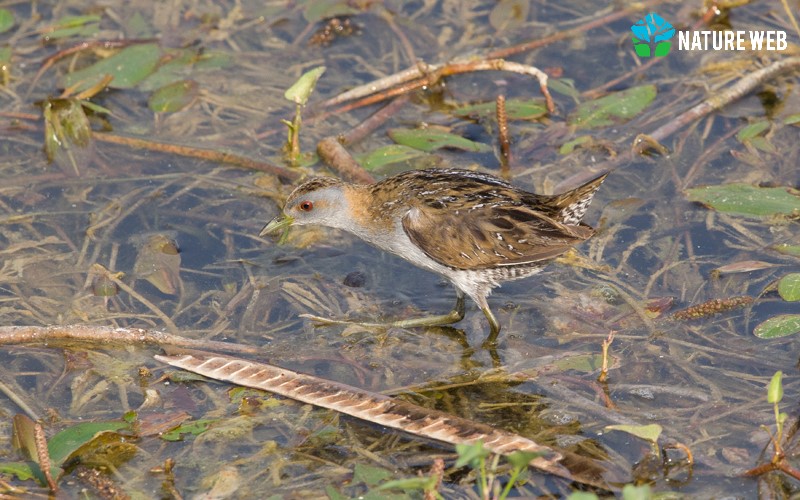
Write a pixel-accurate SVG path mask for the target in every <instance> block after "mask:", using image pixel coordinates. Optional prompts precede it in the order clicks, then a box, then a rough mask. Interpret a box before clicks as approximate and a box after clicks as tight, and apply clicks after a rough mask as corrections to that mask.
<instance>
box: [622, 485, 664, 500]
mask: <svg viewBox="0 0 800 500" xmlns="http://www.w3.org/2000/svg"><path fill="white" fill-rule="evenodd" d="M659 498H661V497H659ZM665 498H669V496H666V497H665ZM652 499H653V493H652V490H651V489H650V485H649V484H643V485H641V486H636V485H635V484H626V485H625V486H624V487H623V488H622V500H652Z"/></svg>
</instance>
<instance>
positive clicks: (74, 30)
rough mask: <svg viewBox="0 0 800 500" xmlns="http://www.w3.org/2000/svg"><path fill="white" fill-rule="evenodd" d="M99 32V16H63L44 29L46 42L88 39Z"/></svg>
mask: <svg viewBox="0 0 800 500" xmlns="http://www.w3.org/2000/svg"><path fill="white" fill-rule="evenodd" d="M99 30H100V16H97V15H88V16H65V17H62V18H61V19H59V20H58V21H56V23H55V24H53V25H51V26H48V27H46V28H44V30H43V31H44V37H45V39H47V40H58V39H61V38H68V37H71V36H81V37H90V36H92V35H94V34H95V33H97V32H98V31H99Z"/></svg>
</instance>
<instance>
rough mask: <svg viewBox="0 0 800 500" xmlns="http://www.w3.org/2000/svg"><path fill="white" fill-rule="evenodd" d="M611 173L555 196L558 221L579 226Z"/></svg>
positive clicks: (554, 203) (554, 201) (554, 202)
mask: <svg viewBox="0 0 800 500" xmlns="http://www.w3.org/2000/svg"><path fill="white" fill-rule="evenodd" d="M610 173H611V172H605V173H603V174H600V175H599V176H597V177H595V178H594V179H592V180H590V181H589V182H587V183H586V184H584V185H582V186H579V187H577V188H575V189H573V190H572V191H567V192H566V193H561V194H559V195H557V196H555V197H554V198H553V201H552V202H551V203H552V204H553V205H555V206H556V207H558V208H557V210H558V212H557V214H558V215H557V217H556V219H558V220H560V221H561V222H562V223H564V224H567V225H570V226H577V225H578V224H580V222H581V219H583V215H584V214H585V213H586V209H587V208H589V204H590V203H591V202H592V198H594V194H595V193H596V192H597V190H598V189H599V188H600V184H602V183H603V181H604V180H606V177H608V174H610Z"/></svg>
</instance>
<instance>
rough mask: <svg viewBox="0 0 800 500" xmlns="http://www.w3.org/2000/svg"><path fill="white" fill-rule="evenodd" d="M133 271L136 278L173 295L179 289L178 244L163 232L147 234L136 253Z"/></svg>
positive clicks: (179, 262)
mask: <svg viewBox="0 0 800 500" xmlns="http://www.w3.org/2000/svg"><path fill="white" fill-rule="evenodd" d="M133 272H134V274H135V275H136V278H137V279H144V280H147V281H149V282H150V283H151V284H152V285H153V286H154V287H156V288H158V289H159V290H160V291H161V292H162V293H166V294H167V295H175V294H176V293H178V291H179V290H180V289H181V276H180V272H181V254H180V250H178V244H177V243H176V242H175V240H173V239H172V238H170V237H169V236H167V235H164V234H152V235H149V236H147V237H146V240H145V242H144V244H143V245H142V246H141V247H140V248H139V253H138V254H137V255H136V263H135V264H134V265H133Z"/></svg>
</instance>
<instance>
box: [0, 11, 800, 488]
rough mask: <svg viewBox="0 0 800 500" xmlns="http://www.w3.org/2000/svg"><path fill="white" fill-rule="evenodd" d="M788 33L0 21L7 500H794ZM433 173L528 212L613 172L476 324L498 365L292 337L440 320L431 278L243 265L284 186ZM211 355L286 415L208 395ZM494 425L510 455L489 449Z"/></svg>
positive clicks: (443, 348) (724, 15) (775, 16)
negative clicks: (490, 331)
mask: <svg viewBox="0 0 800 500" xmlns="http://www.w3.org/2000/svg"><path fill="white" fill-rule="evenodd" d="M645 7H646V8H645ZM679 7H680V8H679ZM603 9H605V10H603ZM656 11H657V12H658V16H649V17H647V18H645V17H644V16H645V14H647V13H648V12H656ZM793 16H794V13H793V12H792V11H791V8H790V6H789V5H788V4H786V3H783V2H780V3H775V2H767V1H752V2H738V3H736V4H735V5H729V6H725V7H723V6H714V7H713V8H708V9H705V8H704V7H703V6H702V5H701V4H700V3H698V4H696V5H691V4H686V5H685V6H679V5H677V4H670V3H667V2H662V1H659V0H653V1H648V2H645V3H644V4H643V5H639V4H631V5H630V6H627V7H620V6H614V7H607V4H606V3H603V4H602V5H600V4H599V3H598V2H586V1H576V2H566V3H564V2H560V3H553V2H544V1H543V2H525V1H519V0H499V1H491V2H467V3H465V2H448V1H444V2H434V1H421V2H411V3H409V2H390V1H387V2H366V1H364V2H361V1H339V0H305V1H300V2H283V1H280V2H238V1H235V2H224V1H215V2H200V3H197V2H195V3H187V2H171V3H169V4H164V3H159V2H149V3H148V2H144V3H139V2H106V3H104V4H103V5H99V4H91V3H85V4H83V5H81V3H80V2H71V3H68V2H55V3H53V2H51V3H48V4H46V5H44V4H41V3H37V2H10V3H6V4H2V5H1V6H0V90H1V91H2V92H0V130H2V133H0V148H2V151H3V154H2V155H0V176H1V177H2V179H3V182H2V183H1V184H2V185H0V310H2V313H3V314H2V317H3V324H2V325H0V344H2V346H3V348H2V350H0V359H1V360H2V368H0V391H2V393H3V397H2V398H0V408H1V409H2V415H3V416H2V417H0V442H3V443H4V444H5V446H3V447H2V448H3V449H4V450H7V452H6V454H4V456H3V459H2V461H0V475H2V485H0V492H1V493H2V494H4V495H7V496H18V497H25V496H30V495H32V494H47V492H48V491H49V492H60V493H63V494H65V495H67V496H75V495H79V494H81V493H80V492H81V490H88V491H91V492H93V493H92V494H94V495H97V496H103V495H106V496H107V497H112V498H128V497H153V496H162V497H170V498H181V497H185V496H202V495H205V496H207V497H209V498H210V497H218V498H223V497H227V496H231V497H267V496H268V495H274V496H275V497H278V496H290V497H300V496H313V497H319V496H321V495H327V496H329V497H330V498H351V497H364V498H420V497H424V498H453V497H458V498H473V497H478V498H506V497H509V498H511V497H514V496H537V495H554V496H562V497H570V498H573V499H576V500H578V499H584V498H587V499H588V498H596V497H603V496H608V495H616V496H620V497H623V498H649V497H651V496H657V495H663V496H669V495H681V494H685V495H689V496H701V497H725V496H734V495H742V496H747V497H752V496H756V495H757V494H760V495H762V496H765V497H776V498H787V497H790V496H792V495H797V494H798V492H800V477H798V476H800V475H799V474H798V473H797V463H796V455H797V432H796V430H797V428H798V426H797V422H798V414H797V408H796V407H793V406H792V405H787V404H786V403H785V402H786V401H796V400H797V398H798V382H797V380H798V377H797V376H796V375H797V352H798V349H797V345H798V342H799V341H800V335H798V334H800V314H799V313H798V310H797V304H798V302H800V244H798V242H800V224H798V220H800V191H798V190H800V177H798V172H800V169H799V168H798V164H799V163H798V161H799V159H800V145H799V144H798V141H797V135H798V130H800V129H799V128H798V127H800V113H798V109H800V108H798V105H797V103H798V102H800V93H799V92H800V91H799V90H798V89H800V85H798V79H799V78H800V45H799V43H800V29H798V25H797V21H796V19H794V17H793ZM648 19H650V21H648ZM653 20H657V21H658V23H659V24H660V27H659V29H661V30H662V31H660V32H659V33H661V34H663V33H668V32H669V30H666V28H667V24H671V27H674V28H675V30H677V31H678V32H679V33H683V32H685V31H686V30H714V31H719V32H727V31H730V30H748V29H753V30H772V31H781V32H783V33H785V34H786V41H787V43H786V46H785V50H782V51H767V50H766V49H764V50H761V51H757V52H754V51H752V50H750V51H742V52H731V51H728V52H724V51H723V52H714V51H679V50H678V49H677V47H676V46H677V43H673V44H672V45H669V44H667V45H664V44H663V40H644V39H643V37H644V38H647V33H648V32H647V29H645V28H646V27H647V26H648V22H654V21H653ZM667 20H668V21H669V23H667ZM633 25H637V26H639V28H637V30H634V32H633V33H634V34H635V35H636V37H637V38H636V39H635V40H634V41H633V42H632V41H631V35H632V32H631V26H633ZM665 30H666V31H665ZM673 31H674V30H673ZM662 32H663V33H662ZM651 48H652V50H651ZM598 58H600V60H601V62H599V63H598ZM287 128H288V131H287ZM431 166H458V167H462V168H471V169H482V170H486V171H489V172H494V173H496V174H497V175H501V176H503V177H505V178H507V179H508V180H509V181H510V182H513V183H515V184H517V185H520V186H523V187H525V188H526V189H529V190H535V191H537V192H548V193H552V192H560V191H564V190H565V189H564V188H565V187H573V186H575V185H578V184H580V183H581V182H582V181H585V180H586V179H588V178H590V176H593V175H596V173H597V172H599V171H601V170H613V173H612V175H611V176H610V177H609V178H608V180H607V181H606V183H605V185H604V187H603V189H602V190H601V191H600V192H599V193H598V195H597V198H596V200H595V202H594V203H593V205H592V207H591V210H590V212H589V215H588V216H587V222H588V221H591V224H592V225H593V226H595V227H598V228H599V230H598V232H597V234H596V235H595V236H594V237H593V238H592V239H590V240H589V241H588V242H587V243H585V244H583V245H582V246H580V247H579V248H578V252H577V253H570V254H567V255H566V256H564V257H562V258H560V259H559V263H557V264H553V265H550V266H549V267H548V268H546V270H545V271H543V272H542V273H541V274H540V275H538V276H537V277H534V278H532V279H530V280H526V281H525V282H519V283H513V284H509V285H507V286H505V287H503V288H501V289H499V290H497V291H496V293H495V294H494V296H493V297H492V298H491V300H492V301H493V302H494V303H496V304H497V306H496V311H497V312H498V317H499V319H500V321H501V323H503V324H504V326H505V329H504V330H503V332H502V334H501V336H500V339H499V344H498V345H497V346H496V347H494V348H490V349H484V348H481V347H479V343H480V339H482V338H484V337H485V335H486V332H484V331H483V328H484V322H483V321H481V318H482V314H481V312H480V311H478V310H474V309H472V310H470V309H468V310H467V317H466V319H465V320H464V321H463V322H461V323H459V324H457V325H454V327H446V328H445V327H436V328H413V329H404V328H390V329H386V328H374V327H365V326H363V325H361V326H359V325H357V324H352V325H337V326H327V327H315V326H314V325H312V324H311V323H310V322H307V321H305V320H304V319H303V318H302V317H301V316H302V315H305V314H311V315H317V316H325V317H351V318H355V319H361V318H366V317H373V318H374V317H387V318H389V317H390V318H404V317H416V316H421V315H424V314H425V312H426V311H436V310H445V309H446V308H447V307H448V306H449V305H450V304H449V301H450V300H451V298H452V297H451V296H450V295H449V293H445V292H444V290H446V289H445V288H442V287H440V286H439V285H438V284H437V281H436V278H435V277H434V276H432V275H429V274H428V273H426V272H424V271H419V270H416V269H414V268H412V267H410V266H409V265H407V264H406V263H405V262H403V261H400V260H399V259H393V258H390V257H388V256H386V255H383V254H380V253H378V252H375V251H372V250H370V249H368V248H367V247H365V246H364V245H363V244H362V243H361V242H360V241H358V240H356V239H353V238H350V237H348V236H346V235H344V234H342V233H339V232H336V231H332V230H323V229H319V228H299V229H297V230H292V231H291V232H289V233H287V234H285V235H284V236H283V237H282V238H281V239H280V241H278V240H269V239H263V238H259V237H258V236H257V235H258V232H259V229H260V228H261V227H263V225H264V223H265V222H266V221H268V220H270V219H271V218H272V217H274V216H275V215H276V213H277V211H278V209H279V207H280V206H282V204H283V201H284V199H285V197H286V196H287V195H288V193H289V192H290V191H291V189H292V188H293V186H294V185H296V183H297V182H298V181H299V180H301V179H302V178H304V177H306V176H309V175H316V174H327V175H338V176H341V177H345V178H348V180H351V181H355V180H357V181H360V182H369V181H371V180H373V179H376V178H382V177H384V176H386V175H391V174H394V173H397V172H400V171H403V170H407V169H410V168H424V167H431ZM612 341H613V342H612ZM162 349H163V350H166V351H168V353H167V354H168V355H167V356H164V355H162ZM176 349H192V350H193V351H192V352H193V354H192V355H191V356H187V357H184V358H181V357H180V356H181V355H180V354H179V353H177V352H176ZM199 351H206V352H213V353H224V354H225V355H226V356H227V358H226V359H233V360H234V361H233V362H234V363H237V362H238V361H236V359H238V358H241V359H248V360H254V361H253V362H257V363H260V364H261V365H266V363H269V366H270V368H269V369H276V370H279V369H278V368H275V367H276V366H283V367H286V368H287V369H288V370H286V371H284V372H282V373H283V375H282V376H286V377H290V376H291V377H295V376H296V377H298V378H294V379H292V380H294V381H295V383H296V384H297V385H293V384H289V385H288V386H286V385H285V384H273V385H277V386H278V388H279V389H280V386H281V385H283V389H280V390H278V389H275V391H274V394H273V393H272V392H269V390H270V388H269V387H268V385H269V384H267V383H266V382H265V381H264V380H245V379H246V378H247V377H244V376H243V375H242V374H239V375H240V376H237V377H233V378H232V377H229V376H227V375H226V376H220V375H219V374H216V375H215V374H213V373H209V372H210V371H213V370H209V369H208V367H207V366H206V367H202V366H199V367H198V366H197V365H194V364H193V363H194V361H192V360H197V359H203V358H202V355H201V354H198V352H199ZM154 355H159V360H160V361H157V360H156V359H154V357H153V356H154ZM192 356H200V357H198V358H193V357H192ZM181 360H182V361H181ZM187 360H189V361H187ZM250 362H251V361H247V363H250ZM165 363H170V364H173V365H175V366H179V367H181V368H184V369H185V370H179V369H173V368H170V367H168V366H167V365H166V364H165ZM198 365H202V363H198ZM265 370H266V369H265ZM237 373H238V372H237ZM200 374H204V375H207V376H209V377H212V378H217V379H220V380H225V381H227V382H230V384H229V385H225V384H219V383H214V382H212V381H211V380H210V379H207V378H203V377H201V375H200ZM293 374H294V375H293ZM304 374H308V375H304ZM312 375H313V376H312ZM256 378H257V377H256ZM283 380H284V379H280V381H281V382H283ZM303 384H308V385H303ZM765 385H767V387H768V400H767V401H768V403H769V404H768V405H765V404H764V397H763V391H764V386H765ZM287 387H288V388H287ZM303 387H317V388H318V389H317V390H315V391H312V390H311V389H309V390H307V391H306V390H301V389H302V388H303ZM320 387H321V388H323V389H325V390H323V389H319V388H320ZM331 387H333V388H337V389H336V390H337V391H338V390H341V391H342V393H341V394H347V395H348V398H349V399H344V396H341V394H339V396H341V398H339V399H337V397H333V398H330V397H329V396H330V393H329V392H328V393H326V392H325V391H326V390H328V391H329V390H332V389H331ZM259 388H260V389H267V391H263V390H259ZM298 388H300V389H298ZM293 390H294V392H292V391H293ZM351 390H352V391H351ZM281 391H283V392H281ZM276 394H278V395H280V394H283V395H284V396H286V395H288V396H290V397H295V398H296V399H297V400H298V401H302V402H305V403H309V404H301V403H298V401H295V400H293V399H290V398H285V397H282V396H278V395H276ZM337 394H338V393H337ZM315 398H316V399H315ZM358 398H364V399H362V400H359V399H358ZM326 401H327V402H326ZM331 401H333V402H331ZM364 401H371V402H373V404H374V405H375V407H378V408H379V409H380V410H381V411H378V410H375V411H372V410H373V408H372V407H370V408H367V406H366V403H365V406H363V407H360V406H359V405H358V404H356V403H359V402H364ZM385 401H388V403H386V405H387V407H388V409H387V408H386V407H383V406H381V405H382V404H383V402H385ZM337 405H338V406H337ZM781 405H782V406H781ZM348 407H349V408H350V411H349V412H348V411H343V409H347V408H348ZM324 408H328V409H324ZM353 408H355V410H353ZM367 410H369V411H367ZM384 410H385V411H384ZM339 411H343V412H342V413H338V412H339ZM370 412H371V413H372V414H371V415H367V413H370ZM401 412H405V416H406V417H407V418H406V419H405V420H403V419H400V418H396V417H397V416H398V415H400V414H401ZM412 417H413V418H412ZM360 419H363V420H360ZM381 419H383V420H381ZM393 419H394V420H395V421H397V420H401V422H400V423H399V424H398V425H393V427H395V428H400V429H404V427H403V425H406V427H405V430H407V431H408V432H409V433H410V434H404V433H401V432H399V431H394V430H390V429H389V428H388V427H384V426H388V425H389V424H388V423H386V422H389V421H391V420H393ZM370 421H371V422H378V423H379V424H380V425H374V424H370V423H369V422H370ZM381 422H383V423H381ZM769 422H773V425H772V426H771V427H764V426H765V425H766V424H767V423H769ZM409 423H410V424H411V425H410V426H409V425H408V424H409ZM487 424H488V425H491V426H494V427H488V426H487ZM493 428H494V429H499V430H498V431H497V434H496V435H498V436H501V437H502V439H505V440H507V441H504V442H503V443H501V444H505V443H507V442H511V443H515V444H514V445H513V446H511V447H508V448H505V447H503V446H500V445H498V443H497V442H495V443H488V442H487V441H486V439H485V436H487V435H494V434H492V432H493V431H492V429H493ZM442 429H444V431H442ZM762 429H764V430H766V432H764V430H762ZM477 436H483V439H479V438H478V437H477ZM426 438H431V439H435V440H436V442H433V441H429V440H428V439H426ZM517 438H519V439H517ZM526 447H527V448H526ZM534 448H535V450H536V451H530V450H531V449H534ZM490 450H491V451H490ZM495 452H496V453H495ZM698 465H700V466H698ZM578 489H582V490H590V491H588V492H586V491H581V492H578V491H576V490H578Z"/></svg>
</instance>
